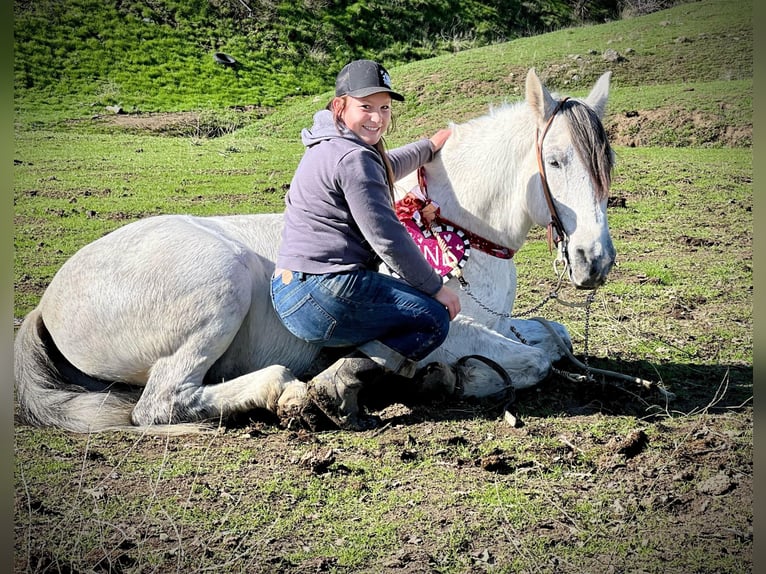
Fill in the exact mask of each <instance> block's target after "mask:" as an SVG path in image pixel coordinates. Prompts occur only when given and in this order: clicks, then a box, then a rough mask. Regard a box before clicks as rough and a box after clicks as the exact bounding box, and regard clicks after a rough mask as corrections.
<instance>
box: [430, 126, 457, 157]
mask: <svg viewBox="0 0 766 574" xmlns="http://www.w3.org/2000/svg"><path fill="white" fill-rule="evenodd" d="M451 135H452V130H451V129H450V128H443V129H440V130H439V131H438V132H436V133H435V134H434V135H432V136H431V137H430V138H429V139H430V140H431V147H432V148H433V150H434V153H436V152H437V151H439V150H440V149H442V146H444V142H446V141H447V139H449V137H450V136H451Z"/></svg>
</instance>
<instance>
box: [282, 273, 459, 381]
mask: <svg viewBox="0 0 766 574" xmlns="http://www.w3.org/2000/svg"><path fill="white" fill-rule="evenodd" d="M284 277H285V279H284V280H283V276H282V275H280V274H278V275H277V276H276V277H274V278H273V279H272V280H271V301H272V303H273V305H274V309H275V310H276V312H277V315H279V317H280V319H281V320H282V322H283V323H284V325H285V327H287V329H288V330H289V331H290V332H291V333H292V334H293V335H295V336H296V337H298V338H300V339H303V340H304V341H307V342H309V343H314V344H316V345H319V346H322V347H357V348H359V350H361V351H362V352H364V353H365V354H366V355H368V356H369V357H370V358H372V359H373V360H375V361H376V362H377V363H379V364H381V365H382V366H384V367H386V368H388V369H389V370H391V371H394V372H399V373H401V374H412V371H413V363H414V362H417V361H419V360H421V359H423V358H424V357H426V356H427V355H428V354H429V353H430V352H431V351H433V350H434V349H436V348H437V347H438V346H439V345H441V344H442V343H443V342H444V339H446V338H447V334H448V332H449V324H450V318H449V312H448V311H447V309H446V308H445V307H444V306H443V305H442V304H441V303H439V302H438V301H437V300H436V299H434V298H433V297H430V296H429V295H426V294H425V293H423V292H422V291H419V290H417V289H415V288H414V287H411V286H410V285H409V284H407V283H405V282H404V281H401V280H399V279H395V278H394V277H390V276H388V275H384V274H382V273H377V272H375V271H369V270H358V271H348V272H341V273H327V274H323V275H313V274H309V273H302V272H296V271H293V272H292V274H291V275H290V272H287V273H286V274H285V275H284Z"/></svg>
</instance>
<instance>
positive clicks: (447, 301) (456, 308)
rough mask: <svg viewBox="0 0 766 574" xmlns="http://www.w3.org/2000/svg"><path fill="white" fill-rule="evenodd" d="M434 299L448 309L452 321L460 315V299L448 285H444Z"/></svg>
mask: <svg viewBox="0 0 766 574" xmlns="http://www.w3.org/2000/svg"><path fill="white" fill-rule="evenodd" d="M434 297H435V298H436V300H437V301H438V302H439V303H441V304H442V305H444V307H445V308H446V309H447V311H448V312H449V319H450V321H452V319H454V318H455V316H456V315H457V314H458V313H460V298H459V297H458V296H457V293H455V292H454V291H453V290H452V289H450V288H449V287H447V286H446V285H442V288H441V289H439V290H438V291H437V292H436V295H434Z"/></svg>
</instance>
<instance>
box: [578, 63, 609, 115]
mask: <svg viewBox="0 0 766 574" xmlns="http://www.w3.org/2000/svg"><path fill="white" fill-rule="evenodd" d="M611 77H612V72H604V73H603V74H602V75H601V77H600V78H599V79H598V81H597V82H596V84H595V85H594V86H593V89H592V90H591V91H590V94H588V97H587V98H586V99H585V103H586V104H588V106H590V107H591V108H592V109H593V111H594V112H596V114H598V117H599V118H602V119H603V118H604V112H605V111H606V101H607V99H608V98H609V79H610V78H611Z"/></svg>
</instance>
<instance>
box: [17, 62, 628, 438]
mask: <svg viewBox="0 0 766 574" xmlns="http://www.w3.org/2000/svg"><path fill="white" fill-rule="evenodd" d="M609 77H610V74H609V72H607V73H605V74H604V75H603V76H602V77H601V78H600V79H599V80H598V81H597V82H596V84H595V85H594V87H593V89H592V90H591V93H590V94H589V95H588V97H587V98H586V99H584V100H576V99H568V100H566V102H565V103H562V100H557V99H555V98H554V96H553V95H551V94H550V93H549V92H548V90H547V89H546V88H545V87H544V86H543V85H542V84H541V82H540V80H539V78H538V76H537V75H536V74H535V72H534V70H530V72H529V74H528V75H527V81H526V101H525V102H518V103H514V104H505V105H503V106H501V107H499V108H497V109H495V110H493V111H491V112H490V113H489V114H488V115H485V116H482V117H479V118H477V119H474V120H471V121H468V122H466V123H464V124H459V125H454V126H452V127H453V135H452V137H450V139H449V140H448V141H447V143H446V145H445V146H444V148H443V149H442V150H441V152H440V153H439V154H438V155H437V157H436V158H435V160H434V161H433V162H432V163H430V164H428V165H426V166H425V171H426V174H427V181H428V187H427V190H428V194H429V197H431V198H432V199H433V200H434V201H435V202H437V203H438V205H439V207H440V210H441V215H442V216H443V217H445V218H447V219H449V220H450V221H451V222H453V223H455V224H456V225H459V226H460V227H461V228H463V229H465V230H467V232H469V233H473V234H475V237H476V238H483V239H484V240H486V241H490V242H494V243H496V244H500V245H502V246H505V247H507V248H509V249H510V250H514V251H515V250H518V249H519V248H520V247H521V246H522V244H523V242H524V240H525V237H526V235H527V233H528V231H529V230H530V228H531V227H532V226H533V225H535V224H538V225H542V226H546V225H548V224H549V222H550V221H551V218H552V216H553V218H554V221H555V223H556V227H557V232H556V233H555V235H556V236H557V238H558V239H559V240H561V241H562V243H561V251H562V253H563V254H564V255H565V256H566V259H567V260H568V262H569V268H568V272H569V278H570V280H571V282H572V283H573V284H574V285H575V286H577V287H581V288H595V287H597V286H598V285H600V284H602V283H603V282H604V281H605V278H606V276H607V274H608V272H609V270H610V268H611V266H612V264H613V262H614V258H615V251H614V247H613V245H612V241H611V238H610V234H609V228H608V225H607V218H606V203H607V194H608V187H609V178H610V173H611V168H612V152H611V148H610V147H609V144H608V142H607V139H606V134H605V132H604V129H603V126H602V124H601V120H600V118H601V117H602V115H603V113H604V109H605V106H606V102H607V97H608V91H609ZM539 144H543V145H542V146H541V149H540V151H539V152H538V146H539ZM538 156H539V158H540V162H541V163H540V164H539V165H538V159H537V158H538ZM546 181H547V185H548V186H549V188H550V193H551V196H552V199H551V204H550V205H549V204H548V203H547V202H546V198H545V193H544V191H545V187H546V185H545V184H546ZM415 182H416V180H415V175H414V174H413V175H411V176H409V177H408V179H406V180H403V181H401V182H399V184H398V186H399V188H400V189H401V190H403V191H407V190H409V189H411V188H412V187H414V186H415ZM281 227H282V216H281V214H259V215H242V216H221V217H192V216H187V215H162V216H155V217H149V218H146V219H143V220H140V221H136V222H133V223H130V224H128V225H126V226H124V227H122V228H119V229H117V230H115V231H113V232H111V233H109V234H107V235H105V236H104V237H102V238H100V239H98V240H96V241H94V242H93V243H91V244H89V245H86V246H85V247H83V248H82V249H80V250H79V251H78V252H77V253H75V254H74V255H73V256H72V257H71V258H70V259H69V260H68V261H67V262H66V263H65V264H64V265H63V266H62V267H61V269H60V270H59V271H58V272H57V273H56V275H55V276H54V278H53V279H52V281H51V283H50V285H49V286H48V288H47V290H46V291H45V293H44V294H43V297H42V298H41V300H40V303H39V305H38V306H37V307H36V308H35V309H34V310H33V311H32V312H30V313H29V314H28V315H27V316H26V317H25V319H24V321H23V323H22V325H21V327H20V329H19V332H18V334H17V336H16V340H15V349H14V353H15V384H16V392H17V400H18V403H19V407H20V408H19V413H20V420H21V422H23V423H26V424H32V425H39V426H54V427H59V428H62V429H66V430H69V431H73V432H94V431H99V430H105V429H111V428H134V429H135V428H136V427H140V428H143V427H146V426H150V425H167V424H172V425H182V424H183V423H193V424H197V423H200V422H202V421H211V420H213V421H215V420H219V419H221V420H225V419H226V418H228V417H230V416H232V415H234V414H237V413H242V412H247V411H250V410H253V409H259V408H261V409H267V410H269V411H271V412H274V413H277V414H278V415H279V416H281V417H289V416H292V415H294V414H295V413H296V412H298V411H299V410H300V408H301V406H302V405H303V404H304V402H305V400H306V384H305V382H304V380H302V378H305V376H306V373H307V372H309V370H310V368H311V366H312V363H314V361H315V360H316V359H317V358H318V353H319V350H318V349H317V348H315V347H313V346H312V345H309V344H307V343H304V342H302V341H300V340H299V339H297V338H295V337H294V336H293V335H292V334H290V333H289V332H288V331H287V330H286V329H285V328H284V327H283V326H282V324H281V322H280V321H279V319H278V318H277V316H276V314H275V313H274V311H273V308H272V306H271V303H270V300H269V278H270V276H271V274H272V272H273V271H274V258H275V252H276V247H277V245H278V243H279V239H280V232H281ZM472 237H474V236H472ZM481 242H482V240H481V239H472V249H471V256H470V257H469V258H468V259H467V261H466V262H465V266H464V267H463V269H462V272H463V278H464V279H465V280H467V281H468V284H469V292H468V293H466V292H463V290H461V289H460V286H459V285H458V284H457V279H455V278H452V279H450V280H449V281H451V282H452V283H455V285H456V289H457V290H458V291H459V292H461V293H462V297H463V299H462V301H461V303H462V307H463V310H462V312H461V314H460V315H459V316H458V317H457V318H456V319H455V320H454V321H453V322H452V324H451V327H450V334H449V337H448V338H447V340H446V342H445V343H444V344H443V345H442V347H441V348H439V349H438V350H436V351H435V352H434V353H433V354H432V355H431V356H429V357H427V358H426V359H424V361H423V363H422V364H423V365H426V364H428V363H431V362H432V361H440V362H445V363H448V364H450V365H455V364H457V365H458V367H456V377H457V380H458V385H457V387H456V390H455V392H456V393H462V395H465V396H474V397H482V396H488V395H490V394H494V393H496V392H497V391H498V384H499V383H498V381H499V380H501V379H500V378H498V376H497V374H496V373H495V372H494V371H493V370H492V369H490V368H488V366H487V364H484V363H482V362H481V361H473V362H471V361H458V359H460V358H461V357H464V356H466V355H481V356H483V357H487V358H488V359H490V361H489V363H491V362H492V361H494V363H495V364H496V365H500V366H501V367H502V369H503V370H504V371H505V372H506V373H507V375H508V376H509V377H510V381H511V384H512V386H513V387H514V388H523V387H529V386H531V385H534V384H537V383H538V382H540V381H542V380H543V379H544V378H545V377H546V376H548V374H549V372H550V369H551V365H552V362H554V361H556V360H558V359H559V358H561V356H562V354H563V352H562V350H561V349H560V348H559V346H558V345H557V344H556V343H555V342H554V341H553V338H552V337H551V335H550V334H549V333H548V331H546V330H545V329H544V328H543V327H542V326H541V325H540V324H539V323H536V322H534V321H514V326H515V327H516V329H517V330H518V331H519V332H520V333H521V334H522V335H523V338H524V339H525V340H526V343H522V342H520V341H519V340H518V339H517V338H516V337H515V336H514V335H513V334H512V330H511V321H510V319H508V318H505V317H503V315H504V314H505V313H509V312H510V310H511V309H512V306H513V301H514V298H515V289H516V271H515V267H514V263H513V259H500V258H497V257H494V256H492V255H490V254H487V253H483V252H482V251H480V250H478V249H476V246H477V245H479V244H480V243H481ZM474 244H475V245H474ZM468 294H470V295H471V296H470V297H468V296H467V295H468ZM479 303H480V304H479ZM486 309H490V310H497V311H498V312H499V313H493V312H487V310H486ZM556 330H557V331H558V333H559V334H560V336H561V337H562V338H563V339H564V341H566V343H567V344H569V338H568V335H567V333H566V330H565V328H564V327H563V326H562V325H559V324H556ZM503 381H504V382H502V383H501V384H507V377H506V378H505V379H503ZM283 420H284V419H283ZM165 428H167V427H165Z"/></svg>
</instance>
